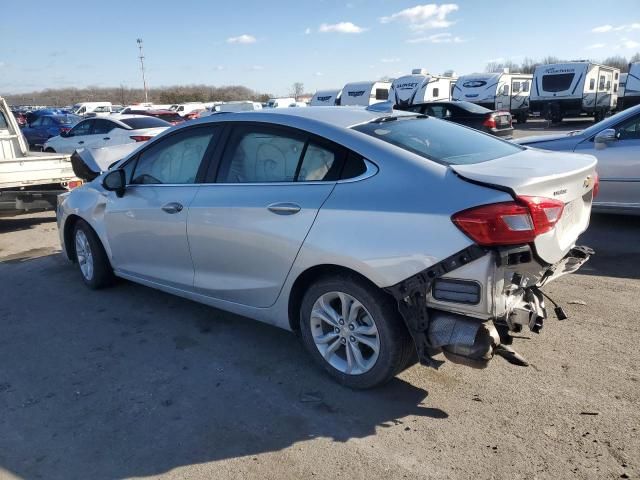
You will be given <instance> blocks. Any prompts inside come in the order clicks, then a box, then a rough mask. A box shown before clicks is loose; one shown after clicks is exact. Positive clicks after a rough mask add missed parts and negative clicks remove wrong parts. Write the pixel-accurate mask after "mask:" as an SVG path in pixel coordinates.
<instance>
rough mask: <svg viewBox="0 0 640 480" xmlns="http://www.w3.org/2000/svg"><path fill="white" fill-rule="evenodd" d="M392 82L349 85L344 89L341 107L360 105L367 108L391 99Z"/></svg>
mask: <svg viewBox="0 0 640 480" xmlns="http://www.w3.org/2000/svg"><path fill="white" fill-rule="evenodd" d="M389 88H391V82H356V83H347V84H346V85H345V86H344V88H343V89H342V95H341V96H340V105H360V106H364V107H367V106H369V105H373V104H374V103H379V102H386V101H387V100H388V99H389Z"/></svg>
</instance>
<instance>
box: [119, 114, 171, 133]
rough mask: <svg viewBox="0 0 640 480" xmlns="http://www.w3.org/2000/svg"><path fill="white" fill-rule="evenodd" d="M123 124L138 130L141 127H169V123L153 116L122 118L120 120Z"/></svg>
mask: <svg viewBox="0 0 640 480" xmlns="http://www.w3.org/2000/svg"><path fill="white" fill-rule="evenodd" d="M120 121H121V122H122V123H124V124H125V125H127V126H129V127H131V128H132V129H133V130H140V129H141V128H156V127H170V126H171V124H170V123H168V122H165V121H164V120H160V119H159V118H154V117H144V118H142V117H141V118H124V119H122V120H120Z"/></svg>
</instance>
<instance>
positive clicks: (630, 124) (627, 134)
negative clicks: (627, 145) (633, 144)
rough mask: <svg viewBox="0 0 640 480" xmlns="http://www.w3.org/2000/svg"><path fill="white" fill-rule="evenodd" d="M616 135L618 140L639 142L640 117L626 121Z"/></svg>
mask: <svg viewBox="0 0 640 480" xmlns="http://www.w3.org/2000/svg"><path fill="white" fill-rule="evenodd" d="M616 133H617V135H618V140H640V116H636V117H634V118H631V119H629V120H627V121H626V122H625V123H623V124H622V126H620V127H619V128H618V129H617V132H616Z"/></svg>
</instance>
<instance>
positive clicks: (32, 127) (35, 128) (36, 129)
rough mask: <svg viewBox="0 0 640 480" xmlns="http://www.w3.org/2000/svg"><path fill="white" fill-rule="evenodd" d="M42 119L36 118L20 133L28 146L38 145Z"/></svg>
mask: <svg viewBox="0 0 640 480" xmlns="http://www.w3.org/2000/svg"><path fill="white" fill-rule="evenodd" d="M43 120H44V117H38V118H36V119H35V120H34V121H33V122H31V123H30V124H29V125H28V126H27V127H25V128H23V129H22V133H23V135H24V136H25V138H26V139H27V142H28V143H29V145H30V146H31V145H40V144H41V141H40V139H41V138H42V121H43Z"/></svg>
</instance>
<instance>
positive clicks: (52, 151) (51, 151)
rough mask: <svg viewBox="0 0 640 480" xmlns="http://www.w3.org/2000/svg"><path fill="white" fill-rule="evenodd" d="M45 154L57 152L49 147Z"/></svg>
mask: <svg viewBox="0 0 640 480" xmlns="http://www.w3.org/2000/svg"><path fill="white" fill-rule="evenodd" d="M45 152H49V153H56V151H55V150H54V149H53V148H51V147H47V148H46V149H45Z"/></svg>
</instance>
